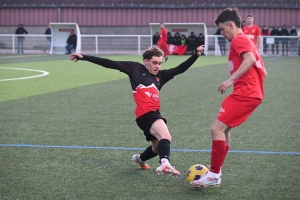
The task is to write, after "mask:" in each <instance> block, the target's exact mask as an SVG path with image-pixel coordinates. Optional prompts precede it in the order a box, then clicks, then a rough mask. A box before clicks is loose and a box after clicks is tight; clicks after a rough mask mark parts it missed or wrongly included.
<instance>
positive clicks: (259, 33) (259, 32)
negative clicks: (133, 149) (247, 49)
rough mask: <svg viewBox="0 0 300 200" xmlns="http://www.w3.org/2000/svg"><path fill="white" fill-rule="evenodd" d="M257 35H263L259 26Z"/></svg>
mask: <svg viewBox="0 0 300 200" xmlns="http://www.w3.org/2000/svg"><path fill="white" fill-rule="evenodd" d="M256 31H257V35H261V30H260V28H259V27H258V26H256Z"/></svg>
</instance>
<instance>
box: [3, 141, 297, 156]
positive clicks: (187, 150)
mask: <svg viewBox="0 0 300 200" xmlns="http://www.w3.org/2000/svg"><path fill="white" fill-rule="evenodd" d="M0 147H32V148H61V149H105V150H123V151H141V150H144V149H145V148H127V147H98V146H58V145H39V144H0ZM171 151H176V152H201V153H209V152H211V150H200V149H178V148H171ZM229 152H231V153H253V154H280V155H300V152H274V151H255V150H229Z"/></svg>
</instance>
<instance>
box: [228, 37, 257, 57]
mask: <svg viewBox="0 0 300 200" xmlns="http://www.w3.org/2000/svg"><path fill="white" fill-rule="evenodd" d="M249 43H250V44H249ZM253 45H254V43H253V41H252V40H250V39H248V38H246V37H244V38H241V37H236V38H235V39H234V40H233V41H232V42H231V46H232V48H233V49H234V50H235V51H236V53H237V54H238V55H239V56H241V54H242V53H244V52H252V49H253Z"/></svg>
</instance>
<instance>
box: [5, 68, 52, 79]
mask: <svg viewBox="0 0 300 200" xmlns="http://www.w3.org/2000/svg"><path fill="white" fill-rule="evenodd" d="M0 68H1V69H12V70H24V71H33V72H40V73H42V74H39V75H36V76H26V77H21V78H9V79H0V81H15V80H24V79H30V78H38V77H42V76H47V75H48V74H49V72H46V71H43V70H36V69H23V68H12V67H0Z"/></svg>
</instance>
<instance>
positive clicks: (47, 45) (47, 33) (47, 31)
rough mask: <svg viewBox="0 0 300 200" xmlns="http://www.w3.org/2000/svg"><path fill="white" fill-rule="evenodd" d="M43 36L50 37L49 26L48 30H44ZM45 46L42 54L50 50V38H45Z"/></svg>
mask: <svg viewBox="0 0 300 200" xmlns="http://www.w3.org/2000/svg"><path fill="white" fill-rule="evenodd" d="M45 35H51V28H50V24H49V25H48V28H47V29H46V30H45ZM46 39H47V44H46V46H45V48H44V52H46V50H47V49H48V48H49V50H50V46H51V37H49V36H47V37H46Z"/></svg>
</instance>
